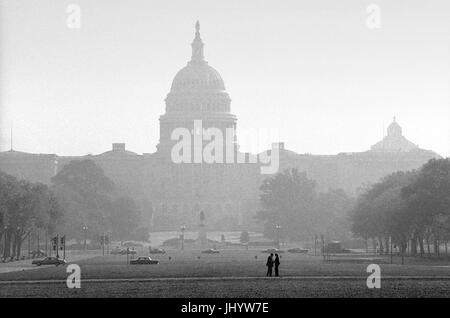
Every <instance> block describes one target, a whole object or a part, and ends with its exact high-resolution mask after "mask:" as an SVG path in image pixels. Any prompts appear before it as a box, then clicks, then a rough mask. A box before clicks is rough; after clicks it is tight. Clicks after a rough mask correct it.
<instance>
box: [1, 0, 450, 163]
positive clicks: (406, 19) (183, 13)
mask: <svg viewBox="0 0 450 318" xmlns="http://www.w3.org/2000/svg"><path fill="white" fill-rule="evenodd" d="M0 3H1V13H0V14H1V16H0V17H1V25H0V26H1V31H0V32H1V34H0V35H1V43H0V49H1V50H0V52H1V53H0V54H1V57H0V102H1V109H0V115H1V131H2V134H1V137H2V138H1V148H0V149H1V150H7V149H9V147H10V146H9V139H10V132H9V131H10V126H11V123H13V124H14V148H15V149H16V150H20V151H27V152H37V153H57V154H60V155H82V154H86V153H94V154H96V153H101V152H104V151H107V150H109V149H110V147H111V143H113V142H126V143H127V148H128V149H129V150H132V151H135V152H138V153H142V152H154V151H155V146H156V144H157V143H158V139H159V122H158V118H159V116H160V115H161V114H163V113H164V110H165V104H164V98H165V97H166V95H167V93H168V92H169V89H170V85H171V83H172V79H173V77H174V76H175V74H176V72H177V71H178V70H179V69H181V68H182V67H184V66H185V65H186V63H187V61H188V60H189V59H190V55H191V48H190V43H191V42H192V40H193V37H194V24H195V21H196V20H197V19H198V20H200V23H201V36H202V39H203V41H204V42H205V56H206V60H207V61H208V62H209V64H210V65H211V66H213V67H214V68H216V69H217V70H218V71H219V72H220V74H221V75H222V77H223V79H224V81H225V85H226V88H227V91H228V92H229V94H230V96H231V98H232V104H231V110H232V112H233V113H234V114H236V115H237V117H238V133H239V128H246V129H247V128H272V129H273V128H278V129H279V130H280V131H281V134H282V139H283V140H284V141H285V143H286V147H287V148H289V149H291V150H294V151H296V152H299V153H314V154H335V153H339V152H352V151H365V150H367V149H369V148H370V146H371V145H372V144H374V143H375V142H377V141H378V140H380V139H381V138H382V136H383V135H382V133H383V125H384V127H387V125H388V124H389V123H390V122H391V120H392V117H393V116H394V115H395V116H397V120H398V122H399V123H400V125H401V126H402V127H403V131H404V134H405V135H406V136H407V137H408V138H409V139H410V140H411V141H413V142H414V143H416V144H418V145H419V146H421V147H422V148H425V149H432V150H434V151H436V152H438V153H440V154H442V155H446V156H450V92H449V90H450V63H449V62H450V1H448V0H441V1H438V0H428V1H423V0H422V1H419V0H417V1H416V0H403V1H401V0H396V1H392V0H383V1H375V0H372V1H364V0H339V1H336V0H310V1H299V0H283V1H262V0H245V1H243V0H221V1H215V0H204V1H186V0H160V1H159V0H158V1H149V0H126V1H125V0H71V1H65V0H58V1H55V0H0ZM72 3H74V4H79V5H80V8H81V28H80V29H70V28H68V27H67V25H66V19H67V17H68V13H67V12H66V9H67V6H68V5H69V4H72ZM371 3H375V4H377V5H379V7H380V8H381V28H379V29H370V28H368V27H367V24H366V20H367V17H368V13H367V12H366V9H367V7H368V5H369V4H371ZM238 137H239V135H238ZM262 146H264V145H262ZM267 146H268V145H267ZM261 150H262V149H261Z"/></svg>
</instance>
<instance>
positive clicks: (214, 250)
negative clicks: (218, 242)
mask: <svg viewBox="0 0 450 318" xmlns="http://www.w3.org/2000/svg"><path fill="white" fill-rule="evenodd" d="M202 253H203V254H219V253H220V252H219V251H218V250H216V249H213V248H208V249H207V250H204V251H202Z"/></svg>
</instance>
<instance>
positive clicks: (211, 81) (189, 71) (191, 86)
mask: <svg viewBox="0 0 450 318" xmlns="http://www.w3.org/2000/svg"><path fill="white" fill-rule="evenodd" d="M183 90H218V91H224V90H225V84H224V83H223V79H222V77H221V76H220V74H219V72H217V71H216V70H215V69H214V68H212V67H211V66H209V65H208V64H207V63H206V62H205V61H204V63H191V62H189V64H188V65H187V66H185V67H184V68H182V69H181V70H180V71H179V72H178V73H177V75H176V76H175V78H174V80H173V82H172V87H171V89H170V91H172V92H174V91H183Z"/></svg>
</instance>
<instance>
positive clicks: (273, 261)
mask: <svg viewBox="0 0 450 318" xmlns="http://www.w3.org/2000/svg"><path fill="white" fill-rule="evenodd" d="M266 266H267V274H266V276H270V277H271V276H272V269H273V267H275V276H277V277H278V276H280V274H279V271H278V267H279V266H280V258H279V257H278V254H275V259H273V253H271V254H270V255H269V257H268V258H267V263H266Z"/></svg>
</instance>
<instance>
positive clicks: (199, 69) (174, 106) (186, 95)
mask: <svg viewBox="0 0 450 318" xmlns="http://www.w3.org/2000/svg"><path fill="white" fill-rule="evenodd" d="M191 46H192V57H191V60H190V61H189V62H188V63H187V65H186V66H185V67H183V68H182V69H181V70H180V71H179V72H178V73H177V74H176V75H175V78H174V79H173V81H172V86H171V88H170V92H169V94H168V95H167V98H166V113H185V114H186V113H188V114H194V113H197V114H198V113H209V114H212V113H216V114H218V113H229V112H230V102H231V99H230V97H229V95H228V93H227V92H226V91H225V84H224V82H223V79H222V77H221V76H220V74H219V72H217V71H216V70H215V69H214V68H213V67H211V66H209V65H208V62H206V61H205V58H204V55H203V47H204V44H203V41H202V39H201V38H200V23H199V22H198V21H197V23H196V24H195V38H194V41H193V42H192V44H191Z"/></svg>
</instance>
